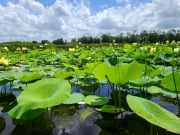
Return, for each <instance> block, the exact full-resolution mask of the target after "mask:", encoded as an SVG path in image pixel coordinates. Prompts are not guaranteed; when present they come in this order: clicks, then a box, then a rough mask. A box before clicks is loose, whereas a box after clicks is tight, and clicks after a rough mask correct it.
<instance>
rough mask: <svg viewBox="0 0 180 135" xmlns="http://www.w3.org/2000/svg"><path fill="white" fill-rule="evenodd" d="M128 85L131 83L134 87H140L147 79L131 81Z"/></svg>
mask: <svg viewBox="0 0 180 135" xmlns="http://www.w3.org/2000/svg"><path fill="white" fill-rule="evenodd" d="M130 83H132V84H134V85H138V86H142V85H144V84H147V83H148V78H140V79H138V80H132V81H130Z"/></svg>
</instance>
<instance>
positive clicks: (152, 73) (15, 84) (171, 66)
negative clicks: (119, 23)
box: [0, 41, 180, 135]
mask: <svg viewBox="0 0 180 135" xmlns="http://www.w3.org/2000/svg"><path fill="white" fill-rule="evenodd" d="M0 50H1V51H0V111H1V112H0V125H1V126H0V133H1V134H14V135H19V134H38V135H39V134H42V135H43V134H55V135H56V134H58V135H59V134H62V135H65V134H71V135H84V134H87V135H88V134H89V135H92V134H99V135H106V134H107V135H111V134H115V135H116V134H127V135H128V134H129V135H131V134H137V135H145V134H180V118H179V112H180V107H179V105H180V103H179V102H180V101H179V96H180V93H179V91H180V72H179V70H180V69H179V67H180V46H179V44H178V43H176V42H174V41H173V42H172V43H168V42H167V43H166V44H151V45H150V44H148V45H142V44H137V43H134V44H131V45H130V44H125V45H124V46H120V45H118V44H111V45H110V46H106V47H103V46H101V47H96V46H95V45H92V46H91V47H89V46H83V45H81V47H78V46H76V47H75V48H69V50H64V49H58V48H54V47H50V46H49V47H48V46H47V45H46V46H44V49H43V46H41V47H40V48H34V49H29V48H26V49H24V47H22V48H17V49H16V51H14V52H12V51H9V50H8V47H3V48H0Z"/></svg>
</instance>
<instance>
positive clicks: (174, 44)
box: [171, 40, 176, 48]
mask: <svg viewBox="0 0 180 135" xmlns="http://www.w3.org/2000/svg"><path fill="white" fill-rule="evenodd" d="M175 47H176V42H175V41H174V40H173V41H172V42H171V48H175Z"/></svg>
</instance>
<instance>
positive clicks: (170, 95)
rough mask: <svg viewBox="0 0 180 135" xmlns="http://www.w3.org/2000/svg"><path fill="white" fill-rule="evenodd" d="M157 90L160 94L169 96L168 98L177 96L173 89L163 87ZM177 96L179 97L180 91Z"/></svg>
mask: <svg viewBox="0 0 180 135" xmlns="http://www.w3.org/2000/svg"><path fill="white" fill-rule="evenodd" d="M159 91H160V92H161V93H162V94H164V95H166V96H169V97H170V98H176V97H177V94H176V92H175V91H168V90H164V89H159ZM178 96H179V97H180V93H179V94H178Z"/></svg>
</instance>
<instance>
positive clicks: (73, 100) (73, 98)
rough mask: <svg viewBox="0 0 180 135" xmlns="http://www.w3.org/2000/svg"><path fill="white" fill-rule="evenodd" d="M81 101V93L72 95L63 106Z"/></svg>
mask: <svg viewBox="0 0 180 135" xmlns="http://www.w3.org/2000/svg"><path fill="white" fill-rule="evenodd" d="M83 99H84V95H82V94H81V93H72V94H71V95H70V96H69V98H68V99H67V100H66V101H65V102H64V103H63V104H75V103H78V102H81V101H82V100H83Z"/></svg>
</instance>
